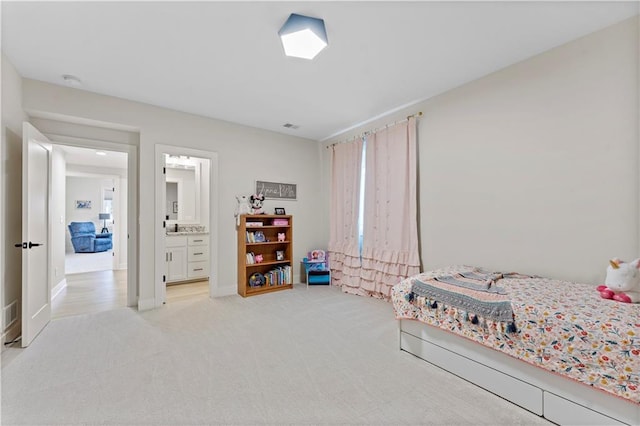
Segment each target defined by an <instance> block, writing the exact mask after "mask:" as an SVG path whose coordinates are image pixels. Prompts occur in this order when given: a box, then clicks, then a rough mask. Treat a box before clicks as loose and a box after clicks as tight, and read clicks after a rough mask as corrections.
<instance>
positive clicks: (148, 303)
mask: <svg viewBox="0 0 640 426" xmlns="http://www.w3.org/2000/svg"><path fill="white" fill-rule="evenodd" d="M155 307H156V300H155V299H138V310H139V311H148V310H150V309H155Z"/></svg>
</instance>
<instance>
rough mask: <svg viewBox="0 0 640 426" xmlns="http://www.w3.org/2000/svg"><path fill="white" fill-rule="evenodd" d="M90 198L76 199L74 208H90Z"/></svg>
mask: <svg viewBox="0 0 640 426" xmlns="http://www.w3.org/2000/svg"><path fill="white" fill-rule="evenodd" d="M90 208H91V200H76V209H90Z"/></svg>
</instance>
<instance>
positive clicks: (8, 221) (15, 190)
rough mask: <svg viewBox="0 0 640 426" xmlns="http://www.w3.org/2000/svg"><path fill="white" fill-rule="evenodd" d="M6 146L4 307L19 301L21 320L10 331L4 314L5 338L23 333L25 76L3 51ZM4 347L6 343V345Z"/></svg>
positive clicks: (1, 152)
mask: <svg viewBox="0 0 640 426" xmlns="http://www.w3.org/2000/svg"><path fill="white" fill-rule="evenodd" d="M1 74H2V90H1V92H2V126H1V127H2V146H1V149H0V172H1V173H0V179H1V182H0V191H1V192H2V194H1V200H2V202H1V203H0V223H1V225H0V241H1V242H2V244H1V246H0V279H1V280H2V283H1V285H2V288H1V289H0V307H2V308H4V307H5V306H8V305H9V304H10V303H12V302H17V303H18V322H17V323H16V324H15V326H14V327H12V328H11V330H10V331H9V332H8V333H7V330H6V328H7V327H6V326H7V325H6V324H5V323H4V315H2V320H1V321H2V330H1V331H2V341H4V339H7V340H12V339H14V338H15V337H17V336H18V335H19V334H20V317H21V313H20V311H21V309H20V307H21V299H22V297H21V290H22V284H21V283H22V266H21V262H22V260H21V259H22V253H21V251H20V250H19V249H16V248H15V247H14V246H13V244H14V243H17V242H20V241H22V225H21V223H22V123H23V122H24V121H26V120H27V116H26V115H25V113H24V111H23V109H22V97H21V93H22V79H21V77H20V75H19V74H18V72H17V71H16V69H15V68H14V66H13V65H12V64H11V63H10V62H9V61H8V60H7V58H6V57H5V55H4V53H3V54H2V64H1ZM2 350H4V345H2Z"/></svg>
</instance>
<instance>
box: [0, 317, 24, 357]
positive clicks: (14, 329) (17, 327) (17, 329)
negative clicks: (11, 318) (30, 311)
mask: <svg viewBox="0 0 640 426" xmlns="http://www.w3.org/2000/svg"><path fill="white" fill-rule="evenodd" d="M20 333H22V321H21V320H20V319H18V321H16V322H14V323H13V324H11V326H10V327H9V328H7V329H6V330H5V331H4V333H2V338H1V339H0V343H1V345H0V346H2V351H4V350H5V349H6V348H7V347H6V346H5V345H4V344H5V342H10V341H12V340H14V339H15V338H16V337H18V336H20ZM0 352H1V351H0Z"/></svg>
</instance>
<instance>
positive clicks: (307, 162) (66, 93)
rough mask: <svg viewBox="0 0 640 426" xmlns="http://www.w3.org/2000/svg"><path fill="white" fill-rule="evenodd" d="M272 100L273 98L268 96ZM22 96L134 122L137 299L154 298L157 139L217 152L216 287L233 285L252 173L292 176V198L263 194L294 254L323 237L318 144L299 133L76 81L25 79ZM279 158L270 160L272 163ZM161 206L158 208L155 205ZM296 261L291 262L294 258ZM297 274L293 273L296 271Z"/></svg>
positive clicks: (63, 110) (79, 114)
mask: <svg viewBox="0 0 640 426" xmlns="http://www.w3.org/2000/svg"><path fill="white" fill-rule="evenodd" d="M274 102H278V100H277V99H274ZM23 103H24V107H25V109H26V110H28V111H29V113H30V115H34V116H45V115H47V114H55V115H57V116H58V117H67V118H69V119H70V120H76V121H79V120H94V121H101V122H103V123H109V125H113V124H116V125H118V126H123V127H128V128H131V129H138V130H139V135H140V141H139V143H140V152H139V158H140V164H139V165H140V168H139V189H140V191H139V194H140V196H139V202H140V206H141V209H140V221H139V223H140V229H139V236H140V258H139V265H140V272H139V284H140V299H141V304H143V305H144V306H149V304H151V303H152V302H153V300H154V299H155V290H154V285H153V284H154V278H155V277H154V247H155V236H154V235H155V234H154V229H153V228H154V223H155V220H154V219H155V212H154V211H153V209H148V208H144V206H152V205H155V202H154V191H153V190H152V188H154V187H155V183H154V170H153V169H154V163H155V162H154V155H155V154H154V150H155V145H156V144H162V145H173V146H184V147H187V148H192V149H199V150H205V151H213V152H216V153H217V154H218V157H219V179H220V185H219V188H220V195H219V200H218V201H219V206H220V208H219V220H218V223H217V225H218V234H217V235H218V242H217V243H218V252H219V253H220V257H219V265H224V266H221V268H220V271H218V272H219V274H218V283H219V284H218V285H219V289H218V293H219V294H233V293H235V292H236V285H237V284H236V276H237V268H236V257H237V256H236V229H235V220H234V216H233V212H234V209H235V205H236V200H235V195H237V194H246V195H248V194H251V193H253V191H254V186H255V181H256V180H268V181H275V182H287V183H296V184H297V185H298V200H297V201H285V202H282V201H279V202H275V201H270V200H269V201H267V202H266V204H265V206H266V208H267V210H269V211H272V210H273V207H275V206H279V207H280V206H282V207H285V208H286V210H287V213H290V214H293V215H295V224H296V229H295V244H294V249H295V250H294V256H295V258H296V259H297V258H300V259H301V258H302V257H303V256H304V253H305V251H307V250H309V249H310V248H313V247H314V246H316V244H317V242H318V241H323V240H324V236H323V234H322V232H323V231H322V229H321V228H319V227H318V226H317V224H318V223H320V221H321V220H322V213H321V210H320V209H319V207H320V205H321V201H320V200H319V197H318V194H319V191H320V188H321V183H320V176H321V174H320V166H319V163H318V161H317V158H318V145H317V143H315V142H313V141H309V140H306V139H302V138H298V137H293V136H288V135H284V134H279V133H275V132H269V131H265V130H261V129H256V128H251V127H246V126H242V125H238V124H233V123H229V122H224V121H219V120H214V119H209V118H204V117H200V116H195V115H191V114H186V113H180V112H176V111H171V110H167V109H163V108H158V107H154V106H150V105H146V104H142V103H137V102H131V101H126V100H123V99H118V98H113V97H109V96H102V95H96V94H94V93H89V92H85V91H81V90H77V89H71V88H67V87H61V86H55V85H51V84H47V83H43V82H39V81H34V80H28V79H25V80H24V82H23ZM275 164H277V165H280V166H278V167H274V166H273V165H275ZM159 214H162V212H159ZM294 265H295V267H296V269H297V268H298V266H299V265H298V264H297V262H294ZM296 276H298V275H297V274H296Z"/></svg>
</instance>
